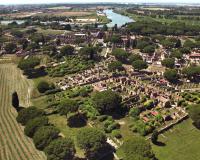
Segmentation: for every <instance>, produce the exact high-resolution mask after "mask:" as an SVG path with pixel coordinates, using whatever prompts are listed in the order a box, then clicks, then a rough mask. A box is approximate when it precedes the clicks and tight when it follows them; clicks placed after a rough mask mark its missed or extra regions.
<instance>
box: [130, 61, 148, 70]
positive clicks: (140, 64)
mask: <svg viewBox="0 0 200 160" xmlns="http://www.w3.org/2000/svg"><path fill="white" fill-rule="evenodd" d="M132 66H133V67H134V69H135V70H142V69H146V68H148V64H147V62H145V61H143V60H136V61H133V63H132Z"/></svg>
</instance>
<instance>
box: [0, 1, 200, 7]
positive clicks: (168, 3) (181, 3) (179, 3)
mask: <svg viewBox="0 0 200 160" xmlns="http://www.w3.org/2000/svg"><path fill="white" fill-rule="evenodd" d="M48 4H49V5H51V4H52V5H53V4H143V5H145V4H152V5H162V4H165V5H170V4H171V5H196V4H198V5H200V2H55V3H54V2H48V3H0V5H4V6H6V5H48Z"/></svg>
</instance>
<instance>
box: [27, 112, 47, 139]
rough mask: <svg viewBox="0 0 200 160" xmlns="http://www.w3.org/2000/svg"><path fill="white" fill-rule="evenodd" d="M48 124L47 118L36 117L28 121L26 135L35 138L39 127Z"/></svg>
mask: <svg viewBox="0 0 200 160" xmlns="http://www.w3.org/2000/svg"><path fill="white" fill-rule="evenodd" d="M48 124H49V122H48V118H47V117H46V116H40V117H36V118H34V119H31V120H29V121H28V123H27V124H26V126H25V128H24V133H25V134H26V135H27V136H29V137H33V135H34V134H35V132H36V131H37V130H38V128H39V127H42V126H47V125H48Z"/></svg>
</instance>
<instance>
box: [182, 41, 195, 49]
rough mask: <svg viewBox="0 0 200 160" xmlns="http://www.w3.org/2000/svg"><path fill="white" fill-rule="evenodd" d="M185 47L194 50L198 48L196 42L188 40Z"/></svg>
mask: <svg viewBox="0 0 200 160" xmlns="http://www.w3.org/2000/svg"><path fill="white" fill-rule="evenodd" d="M183 47H186V48H191V49H193V48H195V47H196V44H195V42H193V41H191V40H189V39H187V40H186V41H185V43H184V44H183Z"/></svg>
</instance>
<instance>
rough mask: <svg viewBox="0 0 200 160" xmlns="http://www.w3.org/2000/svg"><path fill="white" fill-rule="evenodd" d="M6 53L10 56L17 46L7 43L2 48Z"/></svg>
mask: <svg viewBox="0 0 200 160" xmlns="http://www.w3.org/2000/svg"><path fill="white" fill-rule="evenodd" d="M4 49H5V51H6V53H8V54H12V53H14V52H15V51H16V49H17V45H16V44H15V43H7V44H6V45H5V47H4Z"/></svg>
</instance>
